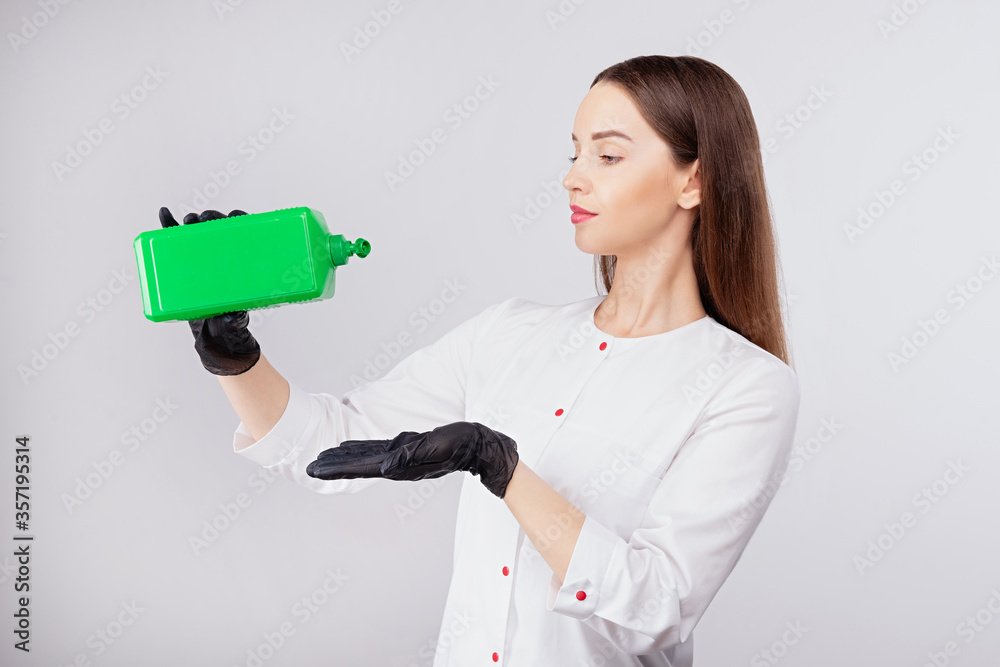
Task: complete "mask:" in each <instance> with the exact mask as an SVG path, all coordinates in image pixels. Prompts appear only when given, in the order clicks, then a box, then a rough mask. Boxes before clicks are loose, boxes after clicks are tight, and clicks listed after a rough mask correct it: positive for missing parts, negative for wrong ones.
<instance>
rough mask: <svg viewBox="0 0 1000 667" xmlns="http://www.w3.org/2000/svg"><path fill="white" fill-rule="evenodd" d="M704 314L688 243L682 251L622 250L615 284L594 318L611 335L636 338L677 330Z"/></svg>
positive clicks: (650, 248) (616, 270) (656, 249)
mask: <svg viewBox="0 0 1000 667" xmlns="http://www.w3.org/2000/svg"><path fill="white" fill-rule="evenodd" d="M705 315H706V312H705V308H704V307H703V306H702V303H701V296H700V294H699V291H698V279H697V277H696V276H695V272H694V257H693V253H692V250H691V245H690V243H688V244H686V245H685V246H684V247H683V248H682V249H681V250H680V251H677V250H674V249H666V250H665V249H663V248H662V247H659V248H658V247H654V246H649V247H646V248H644V249H643V250H641V251H640V252H639V253H636V254H630V255H627V256H623V255H618V259H617V260H616V262H615V276H614V281H613V282H612V284H611V290H610V292H608V296H607V297H606V298H605V299H604V301H603V302H602V303H601V304H600V306H598V308H597V311H595V313H594V323H595V324H596V325H597V327H598V328H599V329H601V330H602V331H605V332H607V333H609V334H611V335H612V336H616V337H619V338H634V337H638V336H652V335H655V334H660V333H665V332H667V331H672V330H673V329H677V328H679V327H682V326H684V325H685V324H690V323H691V322H694V321H695V320H698V319H701V318H702V317H704V316H705Z"/></svg>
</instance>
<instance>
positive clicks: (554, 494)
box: [503, 461, 586, 581]
mask: <svg viewBox="0 0 1000 667" xmlns="http://www.w3.org/2000/svg"><path fill="white" fill-rule="evenodd" d="M503 500H504V502H505V503H507V507H508V508H509V509H510V511H511V513H512V514H513V515H514V518H515V519H517V522H518V523H519V524H521V528H523V529H524V534H525V535H526V536H527V537H528V539H529V540H531V543H532V544H533V545H534V546H535V548H536V549H538V552H539V553H540V554H542V557H543V558H544V559H545V562H546V563H548V565H549V567H551V568H552V571H553V572H554V573H555V574H556V576H558V577H559V580H560V581H565V579H566V570H568V569H569V561H570V558H571V557H572V555H573V550H574V549H575V548H576V541H577V538H578V537H579V536H580V531H581V530H582V529H583V520H584V519H585V518H586V515H585V514H584V513H583V512H581V511H580V510H579V509H578V508H577V507H576V506H575V505H573V504H572V503H570V502H569V501H568V500H566V499H565V498H563V497H562V495H560V493H559V492H558V491H556V490H555V489H553V488H552V487H551V486H549V484H548V483H547V482H546V481H545V480H544V479H542V478H541V477H539V476H538V475H537V474H535V471H534V470H532V469H531V468H529V467H528V466H526V465H525V464H524V462H523V461H518V462H517V465H516V466H515V467H514V476H513V477H511V479H510V483H508V485H507V490H506V491H505V492H504V497H503Z"/></svg>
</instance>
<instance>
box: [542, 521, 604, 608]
mask: <svg viewBox="0 0 1000 667" xmlns="http://www.w3.org/2000/svg"><path fill="white" fill-rule="evenodd" d="M619 541H621V538H619V537H618V535H617V534H616V533H614V532H613V531H612V530H611V529H609V528H607V527H606V526H604V525H603V524H601V523H599V522H598V521H596V520H595V519H592V518H591V517H590V515H586V516H585V518H584V521H583V527H582V528H581V530H580V536H579V537H578V538H577V540H576V547H575V548H574V549H573V554H572V556H570V561H569V567H568V568H567V569H566V581H565V582H564V583H563V584H562V585H561V586H560V585H559V578H558V577H557V576H556V574H555V573H554V572H553V573H552V578H551V579H550V580H549V594H548V599H547V600H546V603H545V608H546V609H548V610H549V611H555V612H559V613H560V614H564V615H566V616H571V617H573V618H576V619H579V620H581V621H585V620H587V619H588V618H590V617H591V616H593V615H594V612H595V611H596V610H597V606H598V604H599V603H600V599H601V588H602V587H603V585H604V579H605V576H606V573H607V571H608V565H609V564H610V563H611V556H612V554H613V553H614V550H615V548H616V545H617V543H618V542H619ZM581 597H582V598H583V599H580V598H581Z"/></svg>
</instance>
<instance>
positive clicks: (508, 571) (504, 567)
mask: <svg viewBox="0 0 1000 667" xmlns="http://www.w3.org/2000/svg"><path fill="white" fill-rule="evenodd" d="M508 574H510V570H508V569H507V566H506V565H504V566H503V576H505V577H506V576H507V575H508Z"/></svg>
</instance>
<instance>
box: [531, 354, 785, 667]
mask: <svg viewBox="0 0 1000 667" xmlns="http://www.w3.org/2000/svg"><path fill="white" fill-rule="evenodd" d="M767 361H768V360H764V359H760V358H758V359H755V360H754V362H753V365H752V366H751V367H749V368H747V369H745V371H744V372H742V373H740V374H738V375H737V377H735V378H734V379H733V381H731V382H728V383H726V386H725V387H723V388H721V389H720V391H719V393H718V394H717V395H716V396H715V397H714V398H713V400H711V401H710V402H709V404H708V405H707V406H706V408H705V410H704V411H703V413H702V415H701V417H700V419H699V420H698V423H697V424H696V425H695V427H694V429H693V430H692V433H691V435H690V436H689V437H688V439H687V440H686V441H685V442H684V444H683V445H682V446H681V448H680V449H679V450H678V453H677V455H676V457H675V458H674V460H673V462H672V463H671V464H670V466H669V467H668V468H667V471H666V473H665V474H664V477H663V478H662V480H661V481H660V483H659V485H658V486H657V489H656V491H655V492H654V494H653V496H652V498H651V499H650V503H649V507H648V508H647V510H646V514H645V515H644V516H643V518H642V523H641V525H640V527H639V528H637V529H636V530H634V531H633V532H632V534H631V535H630V536H629V538H628V539H627V540H626V539H623V538H622V537H620V536H619V535H618V534H617V533H615V532H613V531H612V530H611V529H609V528H608V527H606V526H604V525H603V524H601V523H599V522H598V521H596V520H594V519H593V518H591V517H590V516H587V517H586V518H585V519H584V524H583V529H582V531H581V533H580V537H579V539H578V541H577V544H576V547H575V549H574V551H573V553H572V555H571V559H570V563H569V567H568V569H567V572H566V579H565V582H560V581H559V579H558V577H556V575H555V574H554V573H553V575H552V578H551V580H550V583H549V592H548V598H547V604H546V607H547V609H548V610H549V611H552V612H556V613H559V614H564V615H567V616H570V617H573V618H576V619H578V620H580V621H581V622H583V623H586V624H587V625H588V626H590V627H591V628H592V629H594V630H595V631H596V632H598V633H600V634H601V635H602V636H604V637H605V638H607V639H608V640H609V641H611V642H612V643H613V644H614V645H615V646H617V647H618V648H620V649H622V650H624V651H628V652H629V653H631V654H634V655H641V654H645V653H654V652H657V651H664V650H667V649H669V648H670V647H671V646H674V645H677V644H680V643H682V642H684V641H686V640H687V639H688V637H689V636H690V635H691V633H692V631H693V630H694V627H695V625H697V623H698V621H699V619H701V617H702V615H703V614H704V613H705V611H706V609H707V608H708V605H709V603H710V602H711V601H712V599H713V598H714V597H715V595H716V593H717V592H718V591H719V589H720V588H721V587H722V584H723V583H725V581H726V578H727V577H728V576H729V573H730V572H731V571H732V569H733V567H734V566H735V565H736V563H737V562H738V561H739V559H740V556H741V555H742V553H743V550H744V548H745V547H746V545H747V543H748V542H749V540H750V537H751V536H752V535H753V533H754V531H755V530H756V529H757V525H758V524H759V523H760V521H761V519H762V518H763V515H764V511H765V510H766V509H767V507H768V505H769V504H770V502H771V499H772V498H773V496H774V494H775V492H776V491H777V489H778V487H780V479H781V478H782V477H783V475H784V473H785V468H786V467H787V465H788V461H789V456H790V453H791V446H792V439H793V437H794V434H795V425H796V421H797V417H798V406H799V389H798V380H797V378H796V376H795V374H794V372H792V370H791V369H790V368H788V367H787V366H786V365H785V364H783V363H778V362H774V360H770V361H771V362H773V363H764V362H767ZM580 591H582V593H579V592H580ZM581 598H582V599H581Z"/></svg>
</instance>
